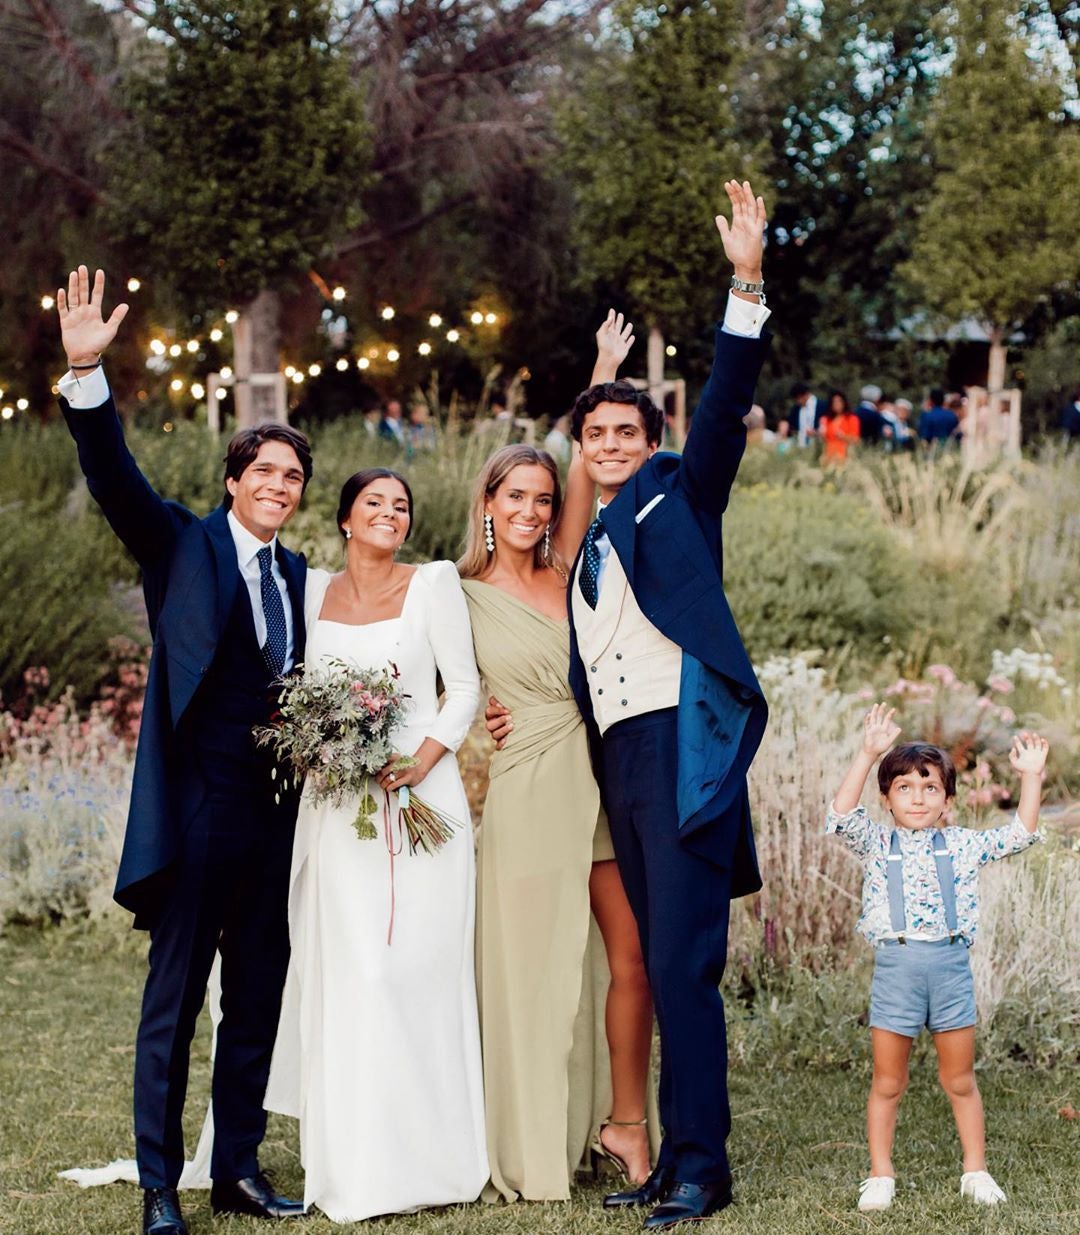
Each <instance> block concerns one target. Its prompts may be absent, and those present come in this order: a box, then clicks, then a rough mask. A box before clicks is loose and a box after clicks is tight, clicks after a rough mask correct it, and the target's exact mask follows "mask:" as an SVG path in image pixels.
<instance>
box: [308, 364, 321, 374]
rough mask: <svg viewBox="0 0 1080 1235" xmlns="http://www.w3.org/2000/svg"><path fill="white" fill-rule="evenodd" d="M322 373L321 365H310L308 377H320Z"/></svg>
mask: <svg viewBox="0 0 1080 1235" xmlns="http://www.w3.org/2000/svg"><path fill="white" fill-rule="evenodd" d="M321 372H322V365H321V364H309V365H308V377H318V376H319V374H320V373H321Z"/></svg>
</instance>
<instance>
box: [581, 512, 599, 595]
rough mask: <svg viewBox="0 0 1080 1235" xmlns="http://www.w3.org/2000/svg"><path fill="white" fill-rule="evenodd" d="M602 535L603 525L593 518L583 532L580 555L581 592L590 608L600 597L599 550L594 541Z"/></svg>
mask: <svg viewBox="0 0 1080 1235" xmlns="http://www.w3.org/2000/svg"><path fill="white" fill-rule="evenodd" d="M603 535H604V525H603V524H602V523H601V522H600V520H599V519H594V520H593V521H592V523H590V524H589V530H588V531H587V532H586V533H585V549H584V552H583V553H582V555H581V594H582V596H584V597H585V599H586V600H587V601H588V604H589V608H590V609H595V608H596V602H597V601H598V600H599V599H600V550H599V549H598V548H597V547H596V542H597V541H598V540H599V539H600V537H601V536H603Z"/></svg>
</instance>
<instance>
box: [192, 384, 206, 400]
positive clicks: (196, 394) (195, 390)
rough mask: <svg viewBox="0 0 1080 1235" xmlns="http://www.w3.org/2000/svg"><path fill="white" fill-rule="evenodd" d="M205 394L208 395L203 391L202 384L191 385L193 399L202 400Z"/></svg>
mask: <svg viewBox="0 0 1080 1235" xmlns="http://www.w3.org/2000/svg"><path fill="white" fill-rule="evenodd" d="M204 394H206V391H205V390H204V389H203V387H202V383H201V382H192V383H191V397H192V398H193V399H201V398H202V397H203V395H204Z"/></svg>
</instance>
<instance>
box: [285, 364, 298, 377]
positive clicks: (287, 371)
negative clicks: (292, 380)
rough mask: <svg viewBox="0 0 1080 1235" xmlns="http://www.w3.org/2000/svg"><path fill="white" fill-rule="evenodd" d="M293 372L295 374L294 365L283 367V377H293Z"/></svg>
mask: <svg viewBox="0 0 1080 1235" xmlns="http://www.w3.org/2000/svg"><path fill="white" fill-rule="evenodd" d="M295 372H296V365H294V364H287V365H286V366H285V376H286V377H292V375H293V374H294V373H295Z"/></svg>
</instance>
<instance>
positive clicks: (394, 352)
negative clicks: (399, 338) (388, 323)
mask: <svg viewBox="0 0 1080 1235" xmlns="http://www.w3.org/2000/svg"><path fill="white" fill-rule="evenodd" d="M400 355H401V353H400V352H399V351H398V349H397V348H396V347H392V348H391V349H390V350H389V351H388V352H387V353H386V359H387V360H389V361H390V363H391V364H394V363H396V361H397V360H398V358H399V357H400Z"/></svg>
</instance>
